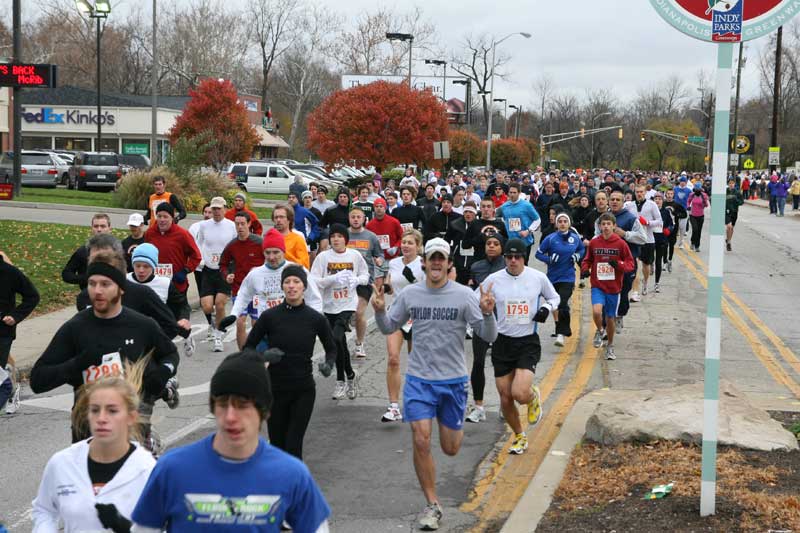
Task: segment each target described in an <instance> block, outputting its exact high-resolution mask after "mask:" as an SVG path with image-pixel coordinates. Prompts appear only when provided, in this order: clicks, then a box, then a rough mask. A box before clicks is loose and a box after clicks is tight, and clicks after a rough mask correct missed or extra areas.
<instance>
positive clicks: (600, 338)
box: [592, 329, 603, 348]
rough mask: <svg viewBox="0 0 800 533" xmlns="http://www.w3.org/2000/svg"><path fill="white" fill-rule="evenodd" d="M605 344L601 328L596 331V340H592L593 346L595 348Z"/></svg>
mask: <svg viewBox="0 0 800 533" xmlns="http://www.w3.org/2000/svg"><path fill="white" fill-rule="evenodd" d="M602 345H603V332H602V331H601V330H599V329H598V330H597V331H595V332H594V340H593V341H592V346H594V347H595V348H599V347H601V346H602Z"/></svg>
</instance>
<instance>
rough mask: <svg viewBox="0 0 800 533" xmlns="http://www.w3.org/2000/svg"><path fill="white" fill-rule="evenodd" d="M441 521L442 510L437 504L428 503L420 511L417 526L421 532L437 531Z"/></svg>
mask: <svg viewBox="0 0 800 533" xmlns="http://www.w3.org/2000/svg"><path fill="white" fill-rule="evenodd" d="M441 519H442V508H441V506H440V505H439V504H438V503H429V504H428V505H426V506H425V509H423V510H422V514H421V515H420V516H419V520H418V522H417V523H418V524H419V528H420V529H421V530H422V531H436V530H437V529H439V521H440V520H441Z"/></svg>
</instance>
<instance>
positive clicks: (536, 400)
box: [526, 385, 542, 445]
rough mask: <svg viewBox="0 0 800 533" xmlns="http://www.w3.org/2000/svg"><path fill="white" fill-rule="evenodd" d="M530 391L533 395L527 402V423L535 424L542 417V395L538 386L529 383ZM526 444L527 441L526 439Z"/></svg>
mask: <svg viewBox="0 0 800 533" xmlns="http://www.w3.org/2000/svg"><path fill="white" fill-rule="evenodd" d="M531 392H532V393H533V396H532V397H531V401H529V402H528V424H530V425H532V426H535V425H536V424H538V423H539V420H541V419H542V400H541V398H542V395H541V394H540V393H539V387H537V386H536V385H531ZM526 445H527V441H526Z"/></svg>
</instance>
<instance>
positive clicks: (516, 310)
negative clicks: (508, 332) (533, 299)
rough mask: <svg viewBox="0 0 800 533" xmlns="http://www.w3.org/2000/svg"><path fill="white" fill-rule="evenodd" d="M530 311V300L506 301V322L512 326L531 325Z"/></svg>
mask: <svg viewBox="0 0 800 533" xmlns="http://www.w3.org/2000/svg"><path fill="white" fill-rule="evenodd" d="M530 311H531V306H530V304H529V303H528V300H506V320H507V321H508V322H509V323H511V324H528V323H530V321H531V319H530Z"/></svg>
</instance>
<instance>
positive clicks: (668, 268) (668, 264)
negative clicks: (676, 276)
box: [667, 261, 672, 274]
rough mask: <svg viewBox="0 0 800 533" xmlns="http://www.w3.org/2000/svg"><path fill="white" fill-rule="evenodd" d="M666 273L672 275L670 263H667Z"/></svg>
mask: <svg viewBox="0 0 800 533" xmlns="http://www.w3.org/2000/svg"><path fill="white" fill-rule="evenodd" d="M667 272H669V273H670V274H671V273H672V261H667Z"/></svg>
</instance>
